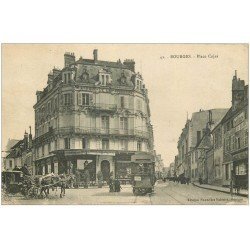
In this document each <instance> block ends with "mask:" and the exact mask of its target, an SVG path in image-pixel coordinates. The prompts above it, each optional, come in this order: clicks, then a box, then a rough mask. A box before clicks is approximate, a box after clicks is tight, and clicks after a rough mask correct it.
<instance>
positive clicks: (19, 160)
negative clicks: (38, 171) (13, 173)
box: [5, 127, 34, 174]
mask: <svg viewBox="0 0 250 250" xmlns="http://www.w3.org/2000/svg"><path fill="white" fill-rule="evenodd" d="M15 141H16V143H15V144H14V145H13V146H12V147H11V148H10V149H9V154H8V155H7V156H6V161H5V163H6V166H5V169H6V170H13V169H14V168H21V167H23V166H24V165H26V166H27V167H28V169H29V171H30V173H31V174H33V173H34V162H33V139H32V134H31V127H30V133H29V134H28V133H27V132H26V131H25V133H24V138H23V139H22V140H15Z"/></svg>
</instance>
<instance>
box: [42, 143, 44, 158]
mask: <svg viewBox="0 0 250 250" xmlns="http://www.w3.org/2000/svg"><path fill="white" fill-rule="evenodd" d="M42 156H44V145H42Z"/></svg>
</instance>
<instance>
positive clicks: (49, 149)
mask: <svg viewBox="0 0 250 250" xmlns="http://www.w3.org/2000/svg"><path fill="white" fill-rule="evenodd" d="M50 151H51V143H50V142H49V144H48V152H50Z"/></svg>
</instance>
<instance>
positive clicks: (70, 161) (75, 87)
mask: <svg viewBox="0 0 250 250" xmlns="http://www.w3.org/2000/svg"><path fill="white" fill-rule="evenodd" d="M34 110H35V139H34V148H35V165H36V174H46V173H50V172H54V173H59V174H60V173H74V172H75V171H76V170H77V169H78V170H80V171H81V170H84V169H88V170H89V173H90V176H91V180H96V174H97V172H98V171H102V173H103V176H104V180H107V178H108V177H109V175H110V173H111V172H113V173H114V175H115V176H116V177H118V178H120V179H128V178H129V174H130V162H131V156H132V155H133V154H135V153H137V152H142V153H145V154H150V155H153V129H152V125H151V122H150V109H149V99H148V93H147V89H146V88H145V85H144V82H143V78H142V76H141V75H140V74H139V73H135V62H134V61H133V60H125V61H124V62H123V63H122V62H121V61H120V60H118V61H117V62H109V61H100V60H98V51H97V50H94V52H93V59H83V58H82V57H80V59H79V60H77V61H76V60H75V55H74V54H73V53H65V55H64V68H63V69H62V70H59V69H56V68H54V69H53V70H52V71H51V72H50V73H49V74H48V81H47V86H46V87H45V88H44V89H43V91H37V103H36V104H35V105H34Z"/></svg>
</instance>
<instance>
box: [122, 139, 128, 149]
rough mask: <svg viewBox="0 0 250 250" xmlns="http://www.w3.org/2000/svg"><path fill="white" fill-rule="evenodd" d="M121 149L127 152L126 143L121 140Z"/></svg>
mask: <svg viewBox="0 0 250 250" xmlns="http://www.w3.org/2000/svg"><path fill="white" fill-rule="evenodd" d="M121 149H122V150H128V141H127V140H121Z"/></svg>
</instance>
